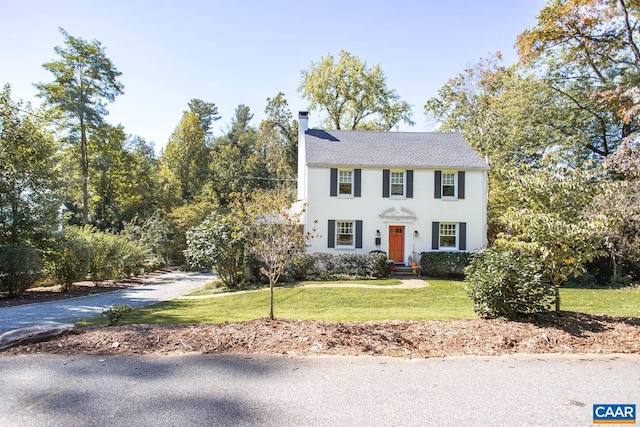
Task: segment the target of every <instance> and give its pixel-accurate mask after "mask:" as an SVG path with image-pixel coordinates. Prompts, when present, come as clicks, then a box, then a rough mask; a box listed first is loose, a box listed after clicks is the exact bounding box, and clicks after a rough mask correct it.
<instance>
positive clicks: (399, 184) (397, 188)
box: [391, 172, 404, 196]
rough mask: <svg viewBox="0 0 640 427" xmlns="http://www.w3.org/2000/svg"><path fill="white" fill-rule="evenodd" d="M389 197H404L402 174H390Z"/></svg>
mask: <svg viewBox="0 0 640 427" xmlns="http://www.w3.org/2000/svg"><path fill="white" fill-rule="evenodd" d="M391 195H392V196H404V172H391Z"/></svg>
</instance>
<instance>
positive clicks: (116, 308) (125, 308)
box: [102, 304, 133, 326]
mask: <svg viewBox="0 0 640 427" xmlns="http://www.w3.org/2000/svg"><path fill="white" fill-rule="evenodd" d="M132 311H133V309H132V308H131V307H129V305H128V304H125V305H120V304H113V305H112V306H111V307H110V308H108V309H106V310H104V311H103V312H102V317H105V318H106V319H107V322H108V323H109V325H110V326H113V325H117V324H118V323H120V321H121V320H123V319H124V318H125V317H127V316H128V315H129V314H131V312H132Z"/></svg>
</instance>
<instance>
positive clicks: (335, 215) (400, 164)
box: [298, 111, 489, 264]
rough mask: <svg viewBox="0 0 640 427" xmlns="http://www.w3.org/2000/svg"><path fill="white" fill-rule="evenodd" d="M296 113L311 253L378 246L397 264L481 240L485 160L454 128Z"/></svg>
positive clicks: (302, 194) (300, 185)
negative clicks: (404, 128)
mask: <svg viewBox="0 0 640 427" xmlns="http://www.w3.org/2000/svg"><path fill="white" fill-rule="evenodd" d="M308 119H309V117H308V113H307V112H304V111H303V112H300V114H299V134H298V200H299V202H300V204H302V203H304V204H306V213H305V215H304V217H303V221H304V226H305V230H312V229H313V228H314V227H315V234H316V235H317V236H319V237H317V238H314V239H311V240H310V241H309V244H310V247H309V249H308V250H309V251H312V252H334V253H341V252H355V253H368V252H370V251H373V250H380V251H384V252H386V253H387V256H388V258H389V259H392V260H394V261H395V262H396V263H398V264H409V263H410V262H411V261H418V258H419V254H420V253H421V252H427V251H467V252H470V251H474V250H476V249H480V248H482V247H483V246H485V245H486V236H487V172H488V169H489V167H488V165H487V163H486V162H485V161H484V160H482V158H481V157H480V156H479V155H478V153H477V152H476V151H474V150H473V148H471V146H470V145H469V143H468V142H467V141H466V140H465V139H464V138H463V137H462V135H460V134H458V133H422V132H367V131H345V130H317V129H309V127H308Z"/></svg>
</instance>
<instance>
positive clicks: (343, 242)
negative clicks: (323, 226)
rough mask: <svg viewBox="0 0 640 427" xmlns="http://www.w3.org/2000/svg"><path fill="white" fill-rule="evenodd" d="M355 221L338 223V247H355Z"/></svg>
mask: <svg viewBox="0 0 640 427" xmlns="http://www.w3.org/2000/svg"><path fill="white" fill-rule="evenodd" d="M353 236H354V230H353V221H336V246H349V247H353V245H354V238H353Z"/></svg>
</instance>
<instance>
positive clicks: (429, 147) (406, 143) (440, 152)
mask: <svg viewBox="0 0 640 427" xmlns="http://www.w3.org/2000/svg"><path fill="white" fill-rule="evenodd" d="M306 152H307V163H308V164H309V165H317V166H321V165H322V166H328V165H342V166H377V167H384V166H389V167H396V166H397V167H404V166H407V167H423V168H433V167H442V168H465V169H488V165H487V163H485V161H484V160H482V158H481V157H480V155H479V154H478V153H477V152H476V151H475V150H474V149H473V148H471V146H470V145H469V143H468V142H467V141H466V140H465V139H464V138H463V137H462V135H461V134H459V133H441V132H366V131H350V130H319V129H309V130H308V131H307V132H306Z"/></svg>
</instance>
